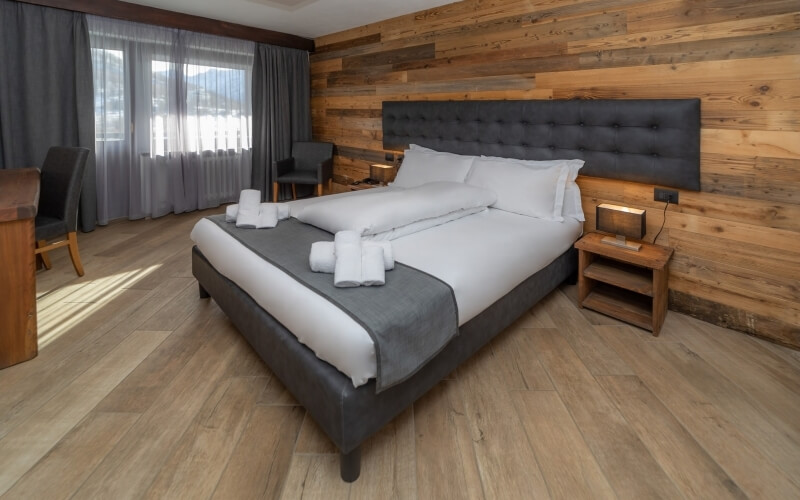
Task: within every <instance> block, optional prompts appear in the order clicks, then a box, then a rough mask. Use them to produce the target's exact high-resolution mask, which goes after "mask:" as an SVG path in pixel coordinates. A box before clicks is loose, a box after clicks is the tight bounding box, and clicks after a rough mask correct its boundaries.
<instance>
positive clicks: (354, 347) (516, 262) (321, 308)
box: [191, 188, 582, 387]
mask: <svg viewBox="0 0 800 500" xmlns="http://www.w3.org/2000/svg"><path fill="white" fill-rule="evenodd" d="M386 189H391V188H386ZM358 194H359V192H358V191H357V192H353V193H343V194H342V195H354V196H357V195H358ZM342 195H339V196H342ZM313 200H314V199H312V200H302V201H298V202H292V205H293V206H292V211H294V210H296V209H297V207H298V206H300V205H305V204H308V203H313ZM581 230H582V224H581V222H579V221H577V220H575V219H572V218H565V220H564V221H563V222H554V221H548V220H542V219H535V218H532V217H526V216H523V215H517V214H513V213H510V212H504V211H501V210H496V209H488V210H485V211H483V212H480V213H477V214H474V215H470V216H467V217H464V218H461V219H458V220H455V221H452V222H448V223H447V224H443V225H441V226H436V227H434V228H430V229H426V230H424V231H420V232H418V233H415V234H411V235H407V236H403V237H402V238H398V239H396V240H394V241H392V244H393V247H394V248H393V251H394V256H395V260H396V261H397V262H401V263H404V264H407V265H409V266H412V267H415V268H417V269H420V270H422V271H425V272H427V273H429V274H431V275H433V276H436V277H437V278H439V279H441V280H443V281H444V282H446V283H447V284H449V285H450V286H451V287H452V288H453V291H454V292H455V297H456V303H457V304H458V316H459V326H460V325H463V324H464V323H466V322H467V321H469V320H470V319H472V318H473V317H475V316H476V315H477V314H478V313H480V312H481V311H483V310H484V309H485V308H486V307H488V306H489V305H490V304H492V303H493V302H495V301H496V300H497V299H499V298H500V297H502V296H503V295H505V294H506V293H508V292H509V291H511V290H512V289H513V288H514V287H516V286H517V285H518V284H520V283H521V282H522V281H524V280H525V279H526V278H528V277H529V276H531V275H532V274H534V273H535V272H536V271H538V270H540V269H542V268H544V267H545V266H547V265H548V264H549V263H550V262H552V261H553V260H555V258H556V257H558V256H559V255H561V254H562V253H563V252H564V251H565V250H566V249H568V248H569V247H570V246H571V245H572V244H573V242H574V241H575V240H576V239H577V238H578V237H579V236H580V234H581ZM191 238H192V240H193V241H194V242H195V244H197V246H198V248H199V249H200V251H201V252H203V254H204V255H205V256H206V258H207V259H208V260H209V262H211V264H213V265H214V267H215V268H216V269H217V271H219V272H220V273H221V274H222V275H223V276H225V277H227V278H228V279H230V280H231V281H233V282H234V283H236V284H237V285H238V286H239V287H240V288H242V289H243V290H244V291H245V292H247V293H248V295H250V296H251V297H252V298H253V299H254V300H255V301H256V302H257V303H258V304H259V305H260V306H261V307H263V308H264V309H265V310H266V311H268V312H269V313H270V314H271V315H272V316H273V317H275V319H277V320H278V321H279V322H280V323H281V324H282V325H283V326H285V327H286V328H287V329H288V330H289V331H291V332H292V333H293V334H294V335H295V336H296V337H297V339H298V340H299V341H300V342H302V343H303V344H305V345H306V346H308V347H309V348H310V349H311V350H312V351H314V353H315V354H316V355H317V357H319V358H320V359H322V360H325V361H327V362H328V363H330V364H332V365H333V366H335V367H336V368H337V369H338V370H339V371H341V372H342V373H344V374H346V375H347V376H348V377H350V379H351V380H352V382H353V385H354V386H355V387H358V386H360V385H362V384H365V383H366V382H367V381H368V380H369V379H370V378H374V377H375V374H376V361H375V347H374V345H373V342H372V339H371V338H370V336H369V334H368V333H367V332H366V330H364V328H363V327H362V326H361V325H359V324H358V323H356V322H355V321H354V320H353V319H352V318H351V317H350V316H348V315H347V314H346V313H344V312H343V311H341V310H340V309H339V308H338V307H336V306H334V305H333V304H331V303H330V302H328V301H327V300H326V299H324V298H323V297H321V296H319V295H317V294H316V293H315V292H313V291H311V290H310V289H308V288H307V287H305V286H303V285H301V284H299V283H297V282H296V281H295V280H294V279H293V278H291V277H290V276H289V275H287V274H285V273H284V272H283V271H281V270H279V269H277V268H276V267H274V266H272V265H271V264H269V263H268V262H267V261H265V260H264V259H262V258H261V257H259V256H257V255H256V254H254V253H253V252H251V251H250V250H248V249H247V248H246V247H245V246H243V245H241V244H240V243H238V242H237V241H236V240H235V239H234V238H233V237H232V236H230V235H229V234H228V233H226V232H225V231H223V230H222V229H221V228H219V227H218V226H217V225H216V224H215V223H213V222H211V221H208V220H205V219H202V220H200V221H199V222H198V223H197V225H196V226H195V227H194V229H193V230H192V234H191ZM331 279H333V277H332V276H331Z"/></svg>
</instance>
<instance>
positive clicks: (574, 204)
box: [481, 156, 586, 222]
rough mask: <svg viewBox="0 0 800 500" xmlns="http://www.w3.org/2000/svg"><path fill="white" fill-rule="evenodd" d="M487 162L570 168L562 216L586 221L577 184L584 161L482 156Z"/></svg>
mask: <svg viewBox="0 0 800 500" xmlns="http://www.w3.org/2000/svg"><path fill="white" fill-rule="evenodd" d="M481 158H484V159H487V160H496V161H506V162H511V163H519V164H522V165H525V166H526V167H529V168H535V169H544V168H550V167H553V166H556V165H561V164H563V165H566V166H567V167H569V176H568V177H567V184H566V186H565V190H564V207H563V209H562V212H561V215H563V216H564V217H572V218H573V219H576V220H579V221H581V222H583V221H585V220H586V217H584V215H583V203H582V202H581V189H580V188H579V187H578V185H577V184H576V183H575V179H576V178H577V177H578V170H580V169H581V167H583V164H584V161H583V160H578V159H574V160H517V159H515V158H501V157H499V156H481Z"/></svg>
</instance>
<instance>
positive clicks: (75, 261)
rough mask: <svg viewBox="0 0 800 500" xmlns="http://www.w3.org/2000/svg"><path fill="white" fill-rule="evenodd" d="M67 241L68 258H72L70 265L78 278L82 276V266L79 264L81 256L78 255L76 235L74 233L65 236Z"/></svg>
mask: <svg viewBox="0 0 800 500" xmlns="http://www.w3.org/2000/svg"><path fill="white" fill-rule="evenodd" d="M67 239H68V240H69V256H70V257H71V258H72V265H73V267H75V272H76V273H78V276H83V264H81V256H80V254H79V253H78V235H77V234H76V233H75V231H72V232H71V233H68V234H67Z"/></svg>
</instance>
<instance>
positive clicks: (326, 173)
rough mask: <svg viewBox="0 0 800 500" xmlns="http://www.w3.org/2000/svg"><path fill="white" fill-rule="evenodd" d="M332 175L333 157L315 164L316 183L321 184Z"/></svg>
mask: <svg viewBox="0 0 800 500" xmlns="http://www.w3.org/2000/svg"><path fill="white" fill-rule="evenodd" d="M332 177H333V158H328V159H327V160H325V161H321V162H319V164H318V165H317V183H318V184H322V183H323V182H325V181H326V180H328V179H330V178H332Z"/></svg>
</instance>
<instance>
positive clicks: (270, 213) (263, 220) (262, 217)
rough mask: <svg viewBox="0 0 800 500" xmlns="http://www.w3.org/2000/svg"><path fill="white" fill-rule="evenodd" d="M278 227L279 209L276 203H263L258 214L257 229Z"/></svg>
mask: <svg viewBox="0 0 800 500" xmlns="http://www.w3.org/2000/svg"><path fill="white" fill-rule="evenodd" d="M277 225H278V207H277V206H275V204H274V203H262V204H261V208H260V210H259V212H258V223H257V224H256V229H264V228H270V227H275V226H277Z"/></svg>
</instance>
